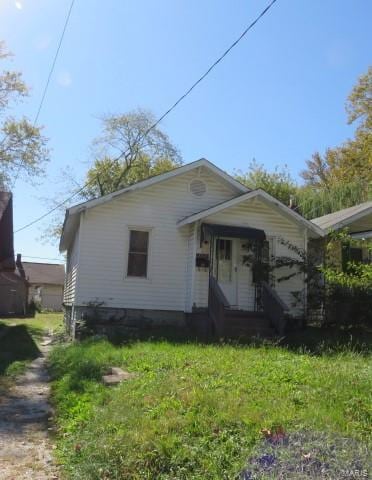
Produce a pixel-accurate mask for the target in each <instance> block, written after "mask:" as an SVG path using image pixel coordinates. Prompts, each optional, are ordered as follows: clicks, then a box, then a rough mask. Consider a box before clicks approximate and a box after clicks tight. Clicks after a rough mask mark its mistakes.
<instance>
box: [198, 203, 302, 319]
mask: <svg viewBox="0 0 372 480" xmlns="http://www.w3.org/2000/svg"><path fill="white" fill-rule="evenodd" d="M204 222H206V223H215V224H223V225H236V226H245V227H253V228H259V229H262V230H264V231H265V233H266V236H267V237H274V241H275V244H274V250H275V253H276V256H278V257H279V256H294V254H293V253H292V252H290V251H289V250H288V248H287V247H286V246H284V245H282V244H281V243H280V241H279V239H284V240H287V241H289V242H290V243H291V244H292V245H295V246H298V247H301V248H303V247H304V241H305V237H304V230H303V228H301V227H299V226H298V225H297V224H295V223H294V222H293V221H291V220H289V219H288V218H286V217H285V216H284V214H282V213H280V212H279V211H278V210H277V209H275V208H274V207H272V206H269V205H268V204H266V203H264V201H261V200H257V199H256V200H247V201H246V202H242V203H241V204H239V205H236V206H234V207H231V208H228V209H226V210H224V211H222V212H219V213H216V214H214V215H211V216H209V217H207V218H205V219H204ZM239 243H240V252H239V257H240V261H239V263H238V299H239V305H240V306H241V307H242V308H247V309H249V310H250V309H253V307H254V304H253V303H254V285H253V284H252V274H251V272H250V268H249V267H247V266H244V265H242V257H243V255H244V250H242V248H241V246H242V244H244V241H243V242H239ZM277 272H278V273H277V277H281V276H283V275H284V274H285V273H290V272H289V271H288V270H287V272H286V271H285V270H284V269H280V271H279V270H278V271H277ZM196 285H197V287H196V291H197V292H198V294H197V296H196V303H197V306H205V305H206V304H207V301H208V275H207V274H205V273H204V272H200V273H199V274H197V280H196ZM275 288H276V290H277V292H278V294H279V295H280V297H281V298H282V300H283V301H284V302H285V303H286V304H287V306H288V307H290V308H291V312H292V313H293V314H299V313H300V310H299V309H298V308H294V307H293V302H294V297H293V295H292V293H291V292H292V291H299V290H302V289H303V288H304V279H303V275H297V276H296V277H293V278H292V279H290V280H288V281H283V282H281V283H276V285H275Z"/></svg>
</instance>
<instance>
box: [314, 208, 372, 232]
mask: <svg viewBox="0 0 372 480" xmlns="http://www.w3.org/2000/svg"><path fill="white" fill-rule="evenodd" d="M371 213H372V201H371V202H364V203H360V204H359V205H354V206H353V207H349V208H344V209H342V210H338V211H337V212H334V213H329V214H328V215H323V216H322V217H318V218H314V219H313V220H311V221H312V222H313V223H314V224H315V225H317V226H318V227H320V228H323V229H324V230H331V229H332V230H339V229H340V228H343V227H346V226H348V225H350V223H352V222H355V221H356V220H359V219H361V218H363V217H365V216H366V215H369V214H371Z"/></svg>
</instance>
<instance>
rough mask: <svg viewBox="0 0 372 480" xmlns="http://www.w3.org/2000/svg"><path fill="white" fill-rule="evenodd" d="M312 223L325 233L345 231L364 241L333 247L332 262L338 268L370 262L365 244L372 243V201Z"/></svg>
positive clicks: (320, 218)
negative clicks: (355, 263)
mask: <svg viewBox="0 0 372 480" xmlns="http://www.w3.org/2000/svg"><path fill="white" fill-rule="evenodd" d="M312 222H313V223H314V224H315V225H317V226H318V227H320V228H322V229H323V230H324V231H325V232H328V233H329V232H331V231H335V232H337V231H341V230H346V231H347V232H348V233H349V234H350V236H351V237H352V238H354V239H356V240H365V242H360V244H359V245H351V246H350V245H342V244H341V243H339V244H338V245H337V246H335V247H334V249H333V251H332V261H336V263H338V264H339V265H340V267H341V266H345V265H346V264H347V262H348V261H353V262H363V263H370V262H371V260H372V258H371V252H370V250H369V249H368V248H367V245H366V243H367V242H370V241H372V201H371V202H365V203H361V204H359V205H355V206H354V207H350V208H344V209H343V210H338V211H337V212H334V213H330V214H328V215H324V216H323V217H318V218H314V219H313V220H312Z"/></svg>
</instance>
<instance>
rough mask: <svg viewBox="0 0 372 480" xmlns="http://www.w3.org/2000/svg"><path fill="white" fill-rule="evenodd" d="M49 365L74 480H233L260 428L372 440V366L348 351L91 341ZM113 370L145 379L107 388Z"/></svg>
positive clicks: (61, 448) (63, 456) (65, 460)
mask: <svg viewBox="0 0 372 480" xmlns="http://www.w3.org/2000/svg"><path fill="white" fill-rule="evenodd" d="M323 339H324V335H323ZM50 364H51V372H52V375H53V388H52V391H53V399H54V403H55V408H56V419H57V426H58V432H59V433H58V440H57V454H58V456H59V459H60V461H61V463H62V464H63V465H64V469H65V474H66V476H67V478H70V479H81V478H90V479H97V480H98V479H104V478H106V479H108V478H117V479H119V478H125V479H126V480H131V479H140V478H141V479H142V478H147V479H154V478H156V479H158V480H171V479H175V478H177V479H180V480H181V479H185V480H186V479H187V480H189V479H199V480H202V479H203V480H208V479H221V478H226V479H228V478H231V479H234V478H237V475H238V474H239V472H241V471H242V469H243V468H244V466H245V465H246V461H247V458H248V457H249V455H250V453H251V452H252V450H253V449H254V446H255V444H257V442H259V441H260V438H261V437H260V429H262V428H272V426H274V425H282V426H283V427H284V429H285V430H286V431H290V432H291V431H297V430H298V429H319V430H322V431H323V432H332V433H339V434H341V435H344V436H350V437H354V438H357V439H359V440H361V441H363V440H365V441H367V439H368V435H369V433H370V416H369V415H370V412H369V409H368V403H367V399H368V395H369V392H370V389H371V377H370V375H369V372H368V368H370V359H369V358H367V357H362V356H360V355H359V354H357V353H353V352H350V351H349V352H348V351H345V350H344V351H343V352H342V353H340V354H335V353H334V354H332V355H325V354H324V355H320V356H313V355H310V354H308V353H304V352H301V351H297V352H291V351H289V350H286V349H284V348H279V347H275V346H261V347H237V346H233V345H209V346H206V345H197V344H178V345H177V344H170V343H165V342H159V343H158V342H154V343H151V342H139V343H134V344H132V345H128V346H124V347H121V348H118V347H114V346H112V345H111V344H109V343H108V342H105V341H99V342H94V341H87V342H83V343H80V344H74V345H72V346H69V347H60V348H57V349H56V350H54V352H52V356H51V358H50ZM112 365H116V366H121V367H122V368H124V369H127V370H128V371H130V372H135V373H136V377H135V378H134V379H132V380H130V381H127V382H124V383H123V384H121V385H120V386H118V387H114V388H107V387H104V386H103V384H102V383H101V382H100V380H99V375H100V374H101V373H102V372H103V371H104V370H105V369H106V368H107V367H108V366H112ZM351 379H353V382H352V383H351V381H350V380H351ZM350 398H352V399H354V401H355V402H358V405H360V406H363V408H358V409H353V408H350Z"/></svg>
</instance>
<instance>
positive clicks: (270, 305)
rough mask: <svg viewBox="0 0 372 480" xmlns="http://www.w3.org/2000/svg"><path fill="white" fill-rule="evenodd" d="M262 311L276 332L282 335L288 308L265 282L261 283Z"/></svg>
mask: <svg viewBox="0 0 372 480" xmlns="http://www.w3.org/2000/svg"><path fill="white" fill-rule="evenodd" d="M261 286H262V300H263V310H264V313H265V315H266V316H267V317H268V319H269V320H270V322H271V324H272V325H273V327H274V328H275V329H276V330H277V332H278V333H279V334H280V335H282V334H283V333H284V331H285V327H286V325H287V315H288V312H289V308H288V306H287V305H286V304H285V303H284V302H283V300H282V299H281V298H280V297H279V295H278V293H277V291H276V290H275V289H274V288H272V287H271V286H270V285H269V284H268V283H267V282H265V281H263V282H261Z"/></svg>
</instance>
